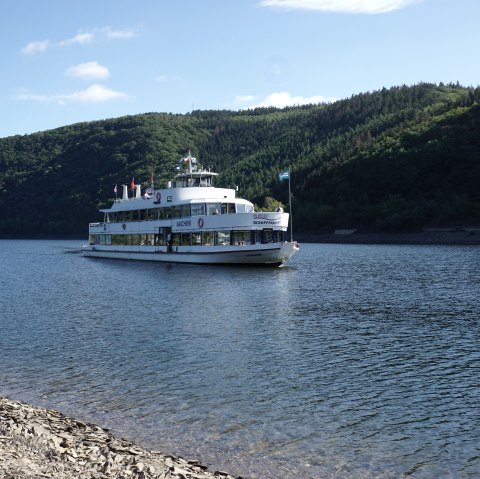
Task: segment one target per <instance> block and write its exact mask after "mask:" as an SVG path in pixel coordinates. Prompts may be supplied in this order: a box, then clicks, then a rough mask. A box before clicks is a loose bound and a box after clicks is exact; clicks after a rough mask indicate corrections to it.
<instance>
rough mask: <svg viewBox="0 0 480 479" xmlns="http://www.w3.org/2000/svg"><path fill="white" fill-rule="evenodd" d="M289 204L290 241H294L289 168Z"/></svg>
mask: <svg viewBox="0 0 480 479" xmlns="http://www.w3.org/2000/svg"><path fill="white" fill-rule="evenodd" d="M288 204H289V206H290V242H291V243H293V217H292V190H291V189H290V169H289V170H288Z"/></svg>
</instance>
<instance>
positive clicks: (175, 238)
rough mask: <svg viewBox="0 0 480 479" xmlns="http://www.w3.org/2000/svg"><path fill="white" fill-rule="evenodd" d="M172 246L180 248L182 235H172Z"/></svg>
mask: <svg viewBox="0 0 480 479" xmlns="http://www.w3.org/2000/svg"><path fill="white" fill-rule="evenodd" d="M172 246H180V233H172Z"/></svg>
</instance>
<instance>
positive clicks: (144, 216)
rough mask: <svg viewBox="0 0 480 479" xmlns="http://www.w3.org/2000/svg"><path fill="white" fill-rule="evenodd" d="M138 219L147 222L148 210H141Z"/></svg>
mask: <svg viewBox="0 0 480 479" xmlns="http://www.w3.org/2000/svg"><path fill="white" fill-rule="evenodd" d="M138 219H139V221H145V220H146V219H147V210H139V211H138Z"/></svg>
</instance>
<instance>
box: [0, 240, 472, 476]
mask: <svg viewBox="0 0 480 479" xmlns="http://www.w3.org/2000/svg"><path fill="white" fill-rule="evenodd" d="M80 244H81V241H72V240H65V241H61V240H56V241H33V240H32V241H23V240H1V241H0V264H1V266H2V270H1V272H0V351H1V352H0V394H3V395H6V396H9V397H10V398H12V399H16V400H21V401H25V402H29V403H31V404H33V405H36V406H43V407H50V408H54V409H57V410H60V411H62V412H64V413H66V414H69V415H72V416H74V417H76V418H78V419H82V420H85V421H91V422H95V423H98V424H99V425H102V426H104V427H108V428H110V429H112V430H113V431H114V432H116V433H117V434H119V435H122V436H124V437H128V438H129V439H132V440H136V441H137V442H138V443H140V444H141V445H143V446H145V447H148V448H152V449H157V450H161V451H163V452H164V453H171V454H175V455H181V456H183V457H185V458H187V459H193V458H195V459H201V460H203V461H204V462H206V463H207V464H209V465H210V468H211V469H212V470H214V469H215V468H216V469H223V470H228V471H229V472H230V473H232V474H236V475H242V476H244V477H251V478H279V477H281V478H284V479H290V478H294V477H295V478H296V477H301V478H306V479H309V478H315V479H320V478H321V479H324V478H336V479H337V478H345V479H346V478H349V479H352V478H353V479H359V478H369V479H379V478H399V477H409V478H435V479H440V478H478V477H480V433H479V431H480V328H479V326H480V302H479V297H480V247H476V246H397V245H395V246H379V245H329V244H304V245H301V250H300V253H299V254H298V255H297V256H294V257H293V258H292V261H291V262H290V263H289V264H288V265H287V266H285V267H282V268H241V267H224V266H216V267H210V266H195V265H175V264H170V265H169V264H152V263H139V262H130V261H120V260H100V259H90V258H84V257H82V256H81V255H80V254H79V253H78V248H79V246H80Z"/></svg>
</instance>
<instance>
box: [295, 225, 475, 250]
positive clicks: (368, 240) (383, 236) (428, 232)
mask: <svg viewBox="0 0 480 479" xmlns="http://www.w3.org/2000/svg"><path fill="white" fill-rule="evenodd" d="M295 237H296V240H297V241H299V242H300V243H302V242H303V243H334V244H385V245H388V244H398V245H452V246H455V245H458V246H461V245H480V227H474V228H473V227H472V228H460V229H454V228H452V229H451V228H438V229H425V230H423V231H416V232H403V233H378V232H377V233H375V232H372V233H364V232H358V231H357V230H355V229H345V230H336V231H335V232H333V233H298V234H297V235H295Z"/></svg>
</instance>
